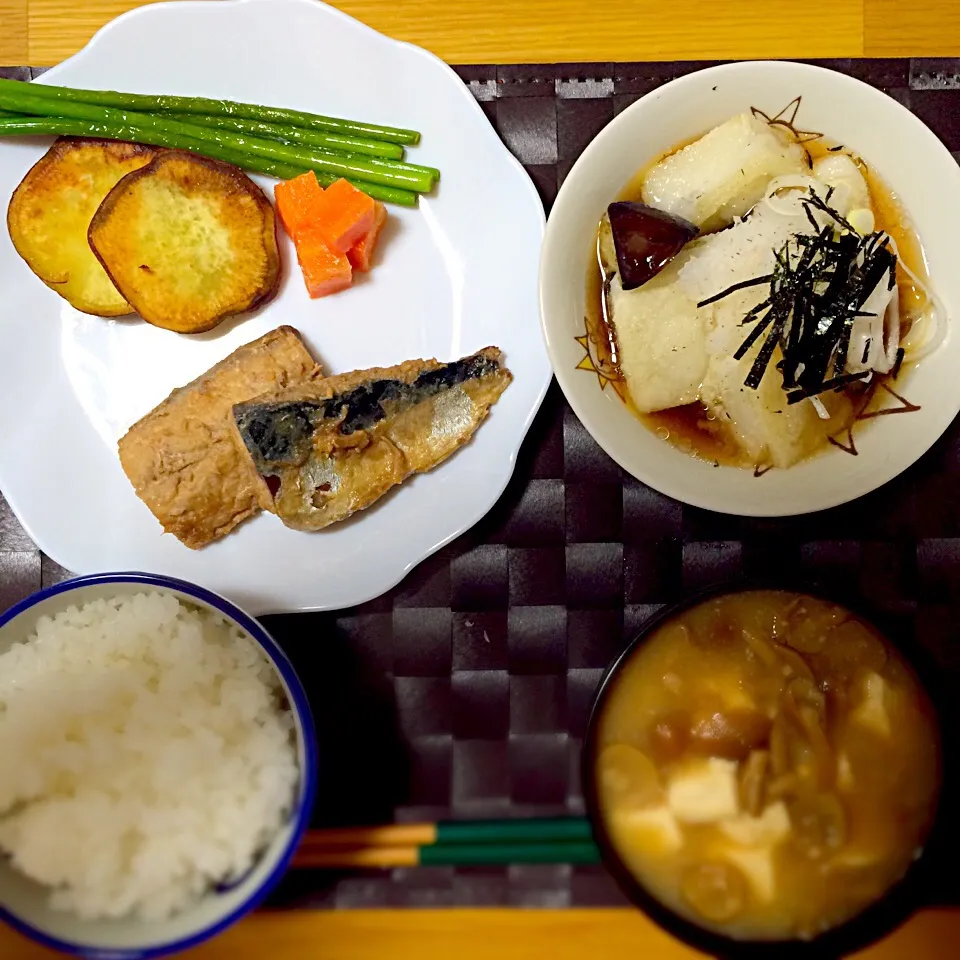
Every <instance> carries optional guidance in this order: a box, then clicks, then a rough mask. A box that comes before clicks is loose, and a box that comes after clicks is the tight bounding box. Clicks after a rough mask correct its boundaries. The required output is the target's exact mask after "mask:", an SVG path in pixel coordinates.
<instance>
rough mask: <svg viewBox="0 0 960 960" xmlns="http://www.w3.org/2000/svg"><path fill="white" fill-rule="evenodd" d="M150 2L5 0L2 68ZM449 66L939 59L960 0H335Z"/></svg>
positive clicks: (65, 46) (40, 56)
mask: <svg viewBox="0 0 960 960" xmlns="http://www.w3.org/2000/svg"><path fill="white" fill-rule="evenodd" d="M142 2H143V0H0V65H4V64H8V65H19V64H26V63H29V64H30V65H31V66H48V65H51V64H54V63H59V62H60V61H61V60H63V59H64V58H65V57H68V56H70V54H72V53H75V52H76V51H77V50H79V49H80V47H82V46H83V45H84V44H85V43H86V42H87V40H88V39H89V38H90V36H91V35H92V34H93V32H94V31H95V30H96V29H97V28H98V27H101V26H102V25H103V24H104V23H106V22H107V21H108V20H111V19H112V18H113V17H116V16H118V15H119V14H121V13H123V12H124V11H125V10H129V9H131V8H132V7H136V6H140V5H141V4H142ZM335 5H336V6H339V7H340V8H341V9H343V10H345V11H346V12H347V13H349V14H352V15H353V16H355V17H357V18H358V19H360V20H363V21H364V22H365V23H368V24H370V26H372V27H375V28H376V29H378V30H381V31H383V32H384V33H387V34H390V35H391V36H394V37H396V38H397V39H401V40H409V41H411V42H413V43H417V44H420V45H421V46H424V47H427V48H429V49H430V50H432V51H433V52H434V53H436V54H437V55H438V56H440V57H443V58H444V59H445V60H448V61H450V62H451V63H535V62H536V63H552V62H557V61H564V60H566V61H590V60H599V61H611V60H620V61H626V60H702V59H728V58H732V59H745V58H748V57H860V56H866V57H899V56H912V57H937V56H956V55H957V54H958V53H960V3H958V2H957V0H806V3H802V4H790V5H789V7H788V8H786V9H789V14H787V13H785V12H784V10H785V8H784V5H783V4H780V3H771V2H769V0H670V2H665V0H623V2H621V3H613V4H592V3H590V4H588V3H587V2H586V0H531V2H528V3H518V2H516V0H403V2H402V3H399V2H396V0H339V2H338V3H336V4H335Z"/></svg>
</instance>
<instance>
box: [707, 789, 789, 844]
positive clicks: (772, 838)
mask: <svg viewBox="0 0 960 960" xmlns="http://www.w3.org/2000/svg"><path fill="white" fill-rule="evenodd" d="M720 832H721V833H723V834H724V835H725V836H727V837H729V838H730V839H731V840H733V841H734V843H738V844H740V846H742V847H765V846H773V845H774V844H777V843H779V842H780V841H781V840H785V839H786V838H787V837H788V836H789V835H790V815H789V814H788V813H787V808H786V805H785V804H784V802H783V801H782V800H778V801H777V802H776V803H771V804H770V805H769V806H767V807H766V808H764V811H763V813H761V814H760V816H759V817H751V816H750V814H748V813H742V814H740V816H738V817H734V818H732V819H731V820H724V821H722V822H721V823H720Z"/></svg>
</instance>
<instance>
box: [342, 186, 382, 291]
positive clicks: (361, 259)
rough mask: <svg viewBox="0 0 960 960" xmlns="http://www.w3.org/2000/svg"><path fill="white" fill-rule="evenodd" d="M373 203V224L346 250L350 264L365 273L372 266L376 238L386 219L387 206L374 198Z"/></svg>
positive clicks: (378, 236)
mask: <svg viewBox="0 0 960 960" xmlns="http://www.w3.org/2000/svg"><path fill="white" fill-rule="evenodd" d="M374 203H375V204H376V211H375V212H374V216H373V226H372V227H371V228H370V229H369V230H368V231H367V232H366V233H365V234H364V235H363V237H362V238H361V239H360V240H358V241H357V242H356V243H355V244H354V245H353V246H352V247H351V248H350V249H349V250H348V251H347V256H348V257H349V258H350V265H351V266H352V267H353V269H354V270H359V271H360V272H361V273H366V272H367V271H368V270H369V269H370V267H372V266H373V254H374V251H375V250H376V249H377V240H379V239H380V231H381V230H382V229H383V225H384V223H386V221H387V208H386V207H385V206H384V205H383V204H382V203H381V202H380V201H379V200H375V201H374Z"/></svg>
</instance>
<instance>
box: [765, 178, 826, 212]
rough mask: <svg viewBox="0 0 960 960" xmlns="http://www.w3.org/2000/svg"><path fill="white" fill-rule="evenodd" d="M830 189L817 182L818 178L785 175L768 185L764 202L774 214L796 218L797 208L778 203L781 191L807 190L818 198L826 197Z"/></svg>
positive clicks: (774, 179)
mask: <svg viewBox="0 0 960 960" xmlns="http://www.w3.org/2000/svg"><path fill="white" fill-rule="evenodd" d="M828 189H829V188H828V187H827V185H826V184H825V183H823V182H822V181H820V180H817V178H816V177H808V176H805V175H804V174H801V173H784V174H782V175H781V176H779V177H774V178H773V179H772V180H771V181H770V182H769V183H768V184H767V191H766V193H765V194H764V197H763V202H764V203H766V204H767V206H769V207H770V209H771V210H773V212H774V213H778V214H780V215H781V216H786V217H789V216H795V215H796V213H797V210H796V207H793V206H788V207H785V206H783V205H782V204H778V203H777V202H776V201H777V194H778V193H779V192H780V191H781V190H807V191H808V192H812V193H816V194H817V195H818V196H821V197H825V196H826V195H827V190H828Z"/></svg>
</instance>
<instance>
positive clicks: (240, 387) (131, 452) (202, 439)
mask: <svg viewBox="0 0 960 960" xmlns="http://www.w3.org/2000/svg"><path fill="white" fill-rule="evenodd" d="M317 369H318V368H317V366H316V363H315V362H314V360H313V357H311V356H310V354H309V352H308V351H307V349H306V347H305V346H304V344H303V342H302V341H301V339H300V335H299V333H297V331H296V330H294V329H293V328H292V327H278V328H277V329H276V330H273V331H271V332H270V333H268V334H266V335H265V336H263V337H261V338H260V339H259V340H255V341H254V342H253V343H248V344H246V345H245V346H242V347H240V348H239V349H237V350H235V351H234V352H233V353H231V354H230V356H228V357H227V358H226V359H224V360H222V361H221V362H220V363H218V364H217V365H216V366H215V367H212V368H211V369H210V370H208V371H207V372H206V373H205V374H203V376H201V377H199V378H198V379H196V380H194V381H193V382H192V383H190V384H188V385H187V386H185V387H181V388H179V389H178V390H174V392H173V393H172V394H170V396H169V397H168V398H167V399H166V400H164V401H163V403H161V404H160V405H159V406H158V407H156V408H155V409H154V410H152V411H151V412H150V413H148V414H147V415H146V416H145V417H144V418H143V419H142V420H140V421H139V422H138V423H135V424H134V425H133V426H132V427H131V428H130V430H129V431H128V432H127V434H126V435H125V436H124V437H123V438H122V439H121V440H120V443H119V449H120V462H121V464H122V465H123V470H124V472H125V473H126V475H127V477H128V478H129V479H130V482H131V483H132V484H133V486H134V489H135V490H136V491H137V496H139V497H140V499H141V500H143V502H144V503H145V504H146V505H147V506H148V507H149V508H150V510H151V512H152V513H153V515H154V516H155V517H156V518H157V519H158V520H159V521H160V523H161V525H162V526H163V529H164V530H165V531H166V532H167V533H172V534H174V536H176V537H177V538H178V539H179V540H180V541H181V542H182V543H184V544H186V545H187V546H188V547H191V548H193V549H198V548H200V547H203V546H206V545H207V544H208V543H212V542H213V541H214V540H218V539H219V538H220V537H222V536H224V535H226V534H227V533H229V532H230V531H231V530H232V529H233V528H234V527H235V526H237V524H239V523H241V522H242V521H243V520H245V519H246V518H247V517H250V516H252V515H253V514H255V513H257V512H258V511H259V504H258V501H257V491H258V484H259V483H260V480H259V478H258V477H257V475H256V473H255V471H254V470H253V468H252V466H251V464H250V460H249V457H247V455H246V454H245V452H244V451H243V450H242V449H241V448H239V447H238V446H237V444H236V443H235V442H234V440H233V438H232V436H231V432H232V429H233V428H232V420H233V418H232V416H231V409H232V407H233V405H234V404H236V403H239V402H241V401H243V400H247V399H249V398H250V397H254V396H257V395H259V394H261V393H263V392H264V391H265V390H283V389H285V388H288V387H290V386H291V385H292V384H295V383H298V382H299V381H301V380H304V379H306V378H308V377H309V376H310V375H311V374H312V373H314V372H315V371H316V370H317Z"/></svg>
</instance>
